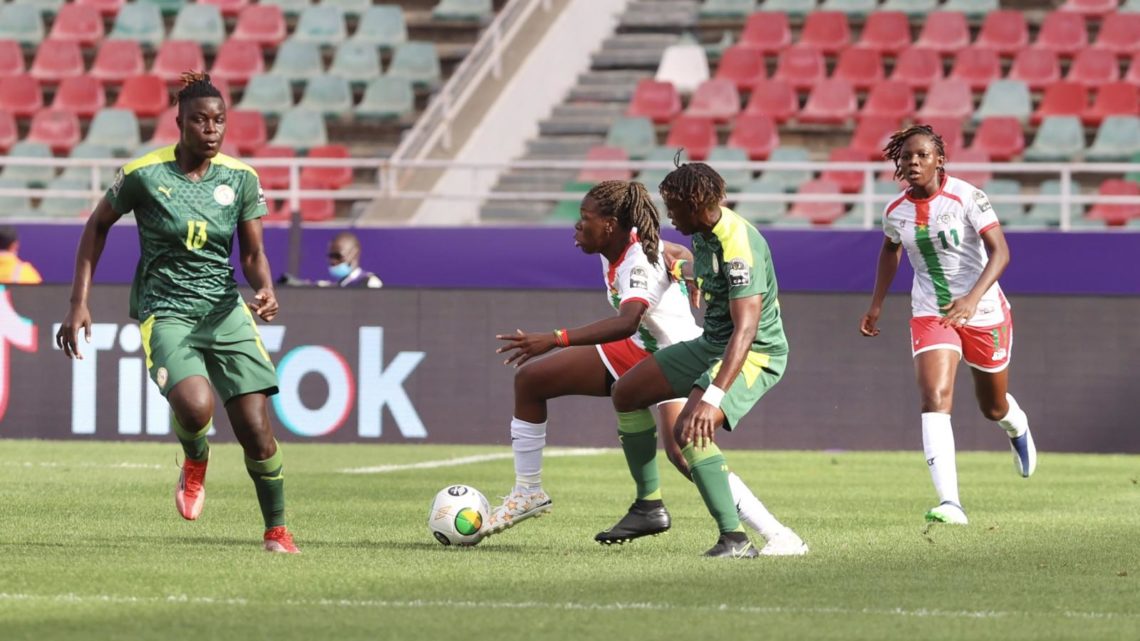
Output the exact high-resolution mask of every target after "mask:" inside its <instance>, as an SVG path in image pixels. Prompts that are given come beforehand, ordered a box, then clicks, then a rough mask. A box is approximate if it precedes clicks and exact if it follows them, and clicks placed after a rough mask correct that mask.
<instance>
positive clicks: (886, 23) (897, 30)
mask: <svg viewBox="0 0 1140 641" xmlns="http://www.w3.org/2000/svg"><path fill="white" fill-rule="evenodd" d="M855 46H856V47H858V48H860V49H872V50H874V51H878V52H879V53H881V54H888V55H897V54H898V53H899V52H900V51H902V50H903V49H906V48H907V47H909V46H910V21H909V20H908V19H907V17H906V14H905V13H903V12H901V11H874V12H872V13H871V15H869V16H867V21H866V22H864V23H863V33H862V34H860V36H859V42H858V43H857V44H856V45H855Z"/></svg>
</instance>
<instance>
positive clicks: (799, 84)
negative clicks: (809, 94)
mask: <svg viewBox="0 0 1140 641" xmlns="http://www.w3.org/2000/svg"><path fill="white" fill-rule="evenodd" d="M826 77H827V65H826V64H825V63H824V61H823V53H821V52H820V51H818V50H816V49H808V48H805V47H791V48H789V49H785V50H783V51H781V52H780V56H779V57H778V58H777V59H776V72H775V73H774V74H772V78H773V79H775V80H783V81H784V82H786V83H788V84H789V85H791V86H792V87H793V88H795V89H796V90H808V89H811V88H812V87H814V86H815V85H816V84H817V83H819V82H822V81H823V79H824V78H826Z"/></svg>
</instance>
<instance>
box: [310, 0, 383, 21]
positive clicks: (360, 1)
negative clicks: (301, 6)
mask: <svg viewBox="0 0 1140 641" xmlns="http://www.w3.org/2000/svg"><path fill="white" fill-rule="evenodd" d="M321 4H327V5H332V6H334V7H340V10H341V11H343V12H344V15H346V16H353V17H360V16H361V15H362V14H363V13H364V12H365V11H368V9H369V8H370V7H372V0H321Z"/></svg>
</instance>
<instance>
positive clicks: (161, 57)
mask: <svg viewBox="0 0 1140 641" xmlns="http://www.w3.org/2000/svg"><path fill="white" fill-rule="evenodd" d="M205 70H206V56H205V55H203V54H202V45H200V44H198V43H197V42H193V41H191V40H166V41H164V42H163V43H162V45H161V46H160V47H159V48H158V53H157V54H155V56H154V64H153V65H151V68H150V72H151V73H152V74H154V75H156V76H158V77H159V78H162V80H163V82H165V83H166V84H168V85H175V84H180V83H181V82H182V74H183V72H186V71H205Z"/></svg>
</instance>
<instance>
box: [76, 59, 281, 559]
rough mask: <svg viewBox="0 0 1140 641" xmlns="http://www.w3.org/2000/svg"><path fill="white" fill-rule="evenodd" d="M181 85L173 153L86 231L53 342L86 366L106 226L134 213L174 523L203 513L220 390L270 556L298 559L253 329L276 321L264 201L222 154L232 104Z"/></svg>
mask: <svg viewBox="0 0 1140 641" xmlns="http://www.w3.org/2000/svg"><path fill="white" fill-rule="evenodd" d="M183 85H184V86H183V88H182V90H181V91H180V92H179V93H178V97H177V102H178V116H177V118H178V127H179V130H180V131H181V136H180V138H179V141H178V143H177V144H175V145H171V146H169V147H163V148H161V149H158V150H155V151H153V152H151V153H149V154H146V155H145V156H142V157H141V158H138V159H136V160H134V161H132V162H129V163H127V164H126V165H125V166H124V167H123V168H122V170H121V171H120V172H119V174H118V176H117V177H116V179H115V183H114V184H113V185H112V186H111V188H110V189H109V190H108V191H107V193H106V195H105V196H104V197H103V198H102V200H100V201H99V204H98V205H97V206H96V207H95V211H94V212H93V213H92V214H91V217H90V218H89V219H88V221H87V226H86V227H85V228H84V230H83V237H82V238H81V240H80V242H79V248H78V250H77V252H76V258H75V280H74V283H73V284H72V293H71V309H70V311H69V312H68V314H67V317H66V318H65V319H64V321H63V324H62V325H61V327H60V329H59V332H58V334H56V343H57V344H58V345H59V346H60V348H62V349H63V351H64V354H65V355H67V357H68V358H83V355H82V353H81V352H80V351H79V332H80V331H81V330H82V331H83V333H84V335H85V337H86V339H87V340H90V339H91V322H92V321H91V312H90V311H89V310H88V308H87V300H88V297H89V294H90V290H91V279H92V275H93V274H94V273H95V267H96V265H97V264H98V262H99V256H100V255H101V254H102V252H103V247H104V245H105V243H106V240H107V234H108V232H109V231H110V228H111V226H112V225H113V224H115V222H116V221H118V220H119V218H121V217H122V216H123V215H125V214H127V213H130V212H134V215H135V220H136V221H137V224H138V230H139V245H140V247H141V254H142V255H141V257H140V260H139V264H138V268H137V270H136V271H135V279H134V283H133V284H132V285H131V297H130V298H131V300H130V316H131V318H134V319H135V320H138V321H140V325H139V330H140V332H141V333H142V338H143V348H144V350H145V352H146V360H147V369H148V370H149V372H150V376H151V379H152V380H153V381H154V382H155V384H156V385H158V387H159V389H160V390H161V391H162V394H163V395H164V396H165V397H166V399H167V401H168V402H169V403H170V408H171V410H172V414H173V425H174V432H175V434H177V436H178V440H179V441H180V442H181V444H182V449H183V451H184V452H185V454H186V461H185V463H184V464H183V466H182V472H181V474H180V475H179V478H178V485H177V486H176V488H175V505H176V506H177V508H178V512H179V513H180V514H181V515H182V517H183V518H185V519H187V520H194V519H197V518H198V516H199V515H200V514H201V512H202V506H203V503H204V502H205V498H206V491H205V487H204V485H203V484H204V482H205V478H206V465H207V463H208V462H209V455H210V447H209V445H208V444H207V442H206V434H207V433H208V432H209V431H210V428H211V426H212V423H213V416H214V390H217V392H218V395H219V396H220V397H221V399H222V403H223V404H224V405H225V408H226V414H227V415H228V416H229V419H230V423H231V424H232V426H233V430H234V435H235V436H236V437H237V439H238V442H240V443H241V446H242V449H243V450H244V451H245V464H246V469H247V470H248V471H249V475H250V477H251V478H252V479H253V484H254V487H255V488H256V490H257V500H258V503H259V504H260V505H261V512H262V516H263V518H264V520H265V535H264V537H263V538H264V547H265V549H266V550H268V551H270V552H286V553H297V552H299V550H298V549H297V546H296V545H295V544H294V543H293V537H292V535H291V534H290V533H289V531H288V529H286V527H285V489H284V478H283V476H282V472H281V469H282V464H281V460H282V457H281V450H280V449H279V448H278V445H277V441H276V439H274V437H273V430H272V428H271V426H270V424H269V412H268V407H267V401H268V398H269V396H270V395H272V394H276V393H277V373H276V370H275V368H274V366H273V362H272V361H271V360H270V358H269V354H268V352H266V350H265V346H264V345H263V344H262V343H261V338H260V336H259V335H258V332H257V326H256V324H255V322H254V319H253V314H254V313H256V314H257V315H258V316H260V317H261V318H262V320H265V321H270V320H273V318H274V317H275V316H276V315H277V311H278V306H277V297H276V295H275V294H274V292H273V280H272V277H271V275H270V270H269V261H268V260H267V258H266V256H265V252H264V249H263V247H262V228H261V217H262V216H264V215H265V213H266V207H265V197H264V195H263V194H262V192H261V187H260V184H259V181H258V178H257V172H255V171H254V170H253V168H251V167H250V166H249V165H246V164H245V163H242V162H241V161H239V160H237V159H234V158H231V157H229V156H226V155H224V154H221V153H219V150H220V149H221V147H222V140H223V138H224V137H225V133H226V105H225V102H224V101H223V99H222V96H221V93H219V91H218V89H217V88H216V87H214V86H213V85H212V84H211V83H210V77H209V76H207V75H206V74H201V73H187V74H183ZM235 233H236V234H237V237H238V243H239V246H240V249H241V267H242V273H243V274H244V275H245V277H246V280H248V281H249V283H250V284H251V285H252V286H253V288H254V290H256V293H255V294H254V297H253V302H252V303H250V304H249V305H248V306H247V305H246V304H245V303H244V302H243V301H242V299H241V297H240V296H239V295H238V292H237V282H236V281H235V280H234V276H233V268H232V267H231V266H230V252H231V249H230V248H231V247H232V246H233V237H234V234H235ZM251 310H252V313H251ZM211 385H212V387H211Z"/></svg>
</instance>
